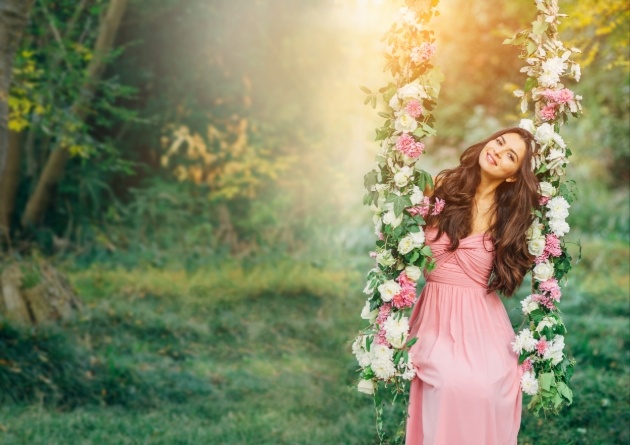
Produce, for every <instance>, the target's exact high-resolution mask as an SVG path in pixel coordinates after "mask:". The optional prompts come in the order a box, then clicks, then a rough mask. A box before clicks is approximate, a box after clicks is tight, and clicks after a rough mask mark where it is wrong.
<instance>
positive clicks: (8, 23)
mask: <svg viewBox="0 0 630 445" xmlns="http://www.w3.org/2000/svg"><path fill="white" fill-rule="evenodd" d="M33 2H34V0H1V1H0V178H1V177H2V174H3V171H4V163H5V160H6V153H7V146H8V145H9V128H8V111H9V106H8V98H9V86H10V85H11V68H12V66H13V58H14V56H15V51H16V49H17V46H18V43H19V41H20V39H21V37H22V32H23V31H24V28H25V27H26V23H27V19H28V14H29V11H30V10H31V8H32V7H33Z"/></svg>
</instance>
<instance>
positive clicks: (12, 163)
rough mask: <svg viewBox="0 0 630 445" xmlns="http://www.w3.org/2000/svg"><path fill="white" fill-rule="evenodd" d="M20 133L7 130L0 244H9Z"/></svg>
mask: <svg viewBox="0 0 630 445" xmlns="http://www.w3.org/2000/svg"><path fill="white" fill-rule="evenodd" d="M21 136H22V134H21V133H17V132H15V131H9V148H8V152H7V161H6V166H5V170H4V174H3V175H2V176H0V237H1V239H0V244H2V241H6V244H7V245H11V238H10V231H11V216H12V215H13V208H14V205H15V193H16V191H17V186H18V183H19V181H20V145H21V140H22V138H21Z"/></svg>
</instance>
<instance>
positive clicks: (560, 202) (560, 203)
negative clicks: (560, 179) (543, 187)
mask: <svg viewBox="0 0 630 445" xmlns="http://www.w3.org/2000/svg"><path fill="white" fill-rule="evenodd" d="M569 207H571V206H570V205H569V203H568V202H567V200H566V199H564V197H563V196H556V197H555V198H551V199H550V200H549V202H548V203H547V209H549V210H548V211H547V216H548V217H549V219H564V218H566V217H567V216H569Z"/></svg>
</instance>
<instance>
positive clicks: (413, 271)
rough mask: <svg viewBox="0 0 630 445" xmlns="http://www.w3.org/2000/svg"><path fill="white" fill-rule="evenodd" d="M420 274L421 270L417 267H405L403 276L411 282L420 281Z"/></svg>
mask: <svg viewBox="0 0 630 445" xmlns="http://www.w3.org/2000/svg"><path fill="white" fill-rule="evenodd" d="M421 273H422V271H421V269H420V268H419V267H418V266H407V267H405V274H406V275H407V276H408V277H409V279H410V280H412V281H418V280H419V279H420V274H421Z"/></svg>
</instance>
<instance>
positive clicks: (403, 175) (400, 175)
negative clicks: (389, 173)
mask: <svg viewBox="0 0 630 445" xmlns="http://www.w3.org/2000/svg"><path fill="white" fill-rule="evenodd" d="M412 174H413V168H412V167H409V166H404V167H401V169H400V170H398V171H397V172H396V174H395V175H394V182H395V183H396V185H397V186H398V187H404V186H406V185H407V184H408V183H409V178H410V177H411V175H412Z"/></svg>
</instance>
